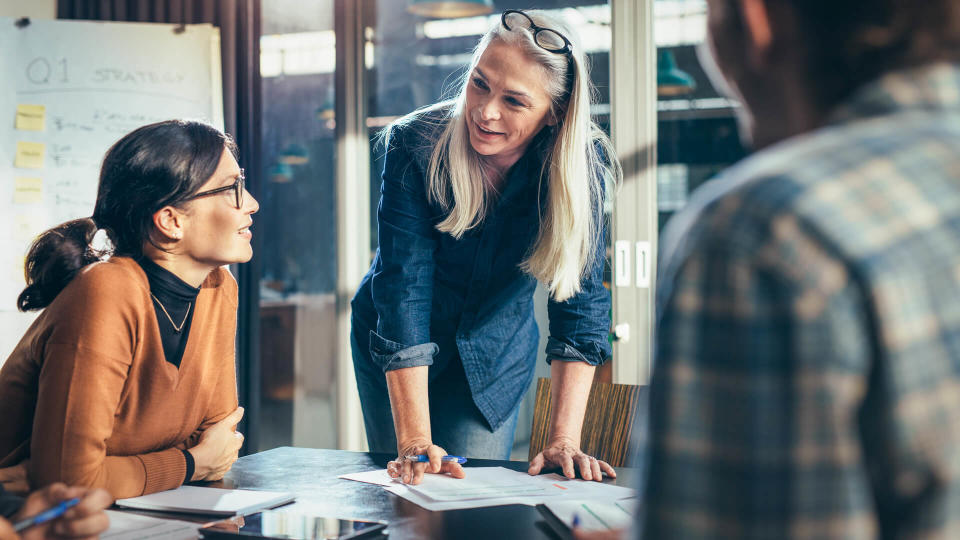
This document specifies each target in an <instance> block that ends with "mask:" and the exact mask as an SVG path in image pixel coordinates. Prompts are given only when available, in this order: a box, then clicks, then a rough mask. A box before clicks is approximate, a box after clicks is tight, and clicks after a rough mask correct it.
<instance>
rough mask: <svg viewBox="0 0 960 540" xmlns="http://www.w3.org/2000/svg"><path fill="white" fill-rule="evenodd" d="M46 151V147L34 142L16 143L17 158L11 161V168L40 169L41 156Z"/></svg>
mask: <svg viewBox="0 0 960 540" xmlns="http://www.w3.org/2000/svg"><path fill="white" fill-rule="evenodd" d="M46 150H47V145H45V144H43V143H36V142H24V141H18V142H17V157H15V158H14V160H13V166H14V167H18V168H20V169H42V168H43V154H44V153H45V152H46Z"/></svg>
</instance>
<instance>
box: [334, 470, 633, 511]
mask: <svg viewBox="0 0 960 540" xmlns="http://www.w3.org/2000/svg"><path fill="white" fill-rule="evenodd" d="M464 472H466V474H467V477H466V478H463V479H457V478H452V477H450V476H447V475H440V474H428V475H424V480H423V482H422V483H421V484H420V485H417V486H409V485H406V484H402V483H400V482H398V481H396V480H393V479H392V478H390V477H389V476H388V475H387V472H386V470H378V471H367V472H362V473H354V474H345V475H341V476H340V478H343V479H346V480H354V481H358V482H366V483H369V484H376V485H379V486H383V487H384V488H385V489H386V490H387V491H389V492H390V493H393V494H394V495H398V496H400V497H403V498H405V499H407V500H409V501H411V502H413V503H416V504H417V505H419V506H422V507H423V508H425V509H427V510H431V511H441V510H459V509H465V508H483V507H488V506H502V505H507V504H525V505H530V506H533V505H536V504H540V503H545V502H547V501H553V500H586V501H603V502H612V501H616V500H619V499H625V498H629V497H635V496H636V491H635V490H633V489H630V488H625V487H622V486H614V485H612V484H604V483H600V482H588V481H585V480H570V479H568V478H565V477H563V476H561V475H558V474H544V475H539V476H530V475H528V474H527V473H524V472H518V471H512V470H510V469H505V468H503V467H468V468H466V469H464Z"/></svg>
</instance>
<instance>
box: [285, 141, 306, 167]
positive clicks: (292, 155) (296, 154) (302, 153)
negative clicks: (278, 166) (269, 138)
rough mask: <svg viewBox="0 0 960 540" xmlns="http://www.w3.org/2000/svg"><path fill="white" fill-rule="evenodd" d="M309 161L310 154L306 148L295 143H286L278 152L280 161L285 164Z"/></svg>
mask: <svg viewBox="0 0 960 540" xmlns="http://www.w3.org/2000/svg"><path fill="white" fill-rule="evenodd" d="M309 161H310V154H309V153H308V152H307V149H306V148H304V147H303V145H300V144H297V143H291V144H288V145H287V147H286V148H284V149H283V152H281V153H280V162H281V163H286V164H287V165H303V164H304V163H307V162H309Z"/></svg>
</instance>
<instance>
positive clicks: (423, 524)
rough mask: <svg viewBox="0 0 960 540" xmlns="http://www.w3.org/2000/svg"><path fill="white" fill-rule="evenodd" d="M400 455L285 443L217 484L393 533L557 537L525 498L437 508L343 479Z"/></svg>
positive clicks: (475, 462) (627, 473) (508, 464)
mask: <svg viewBox="0 0 960 540" xmlns="http://www.w3.org/2000/svg"><path fill="white" fill-rule="evenodd" d="M394 457H396V456H391V455H389V454H373V453H366V452H348V451H345V450H319V449H313V448H292V447H280V448H274V449H273V450H267V451H265V452H260V453H257V454H252V455H249V456H244V457H242V458H240V459H239V460H238V461H237V462H236V463H234V465H233V468H232V469H231V470H230V472H229V473H228V474H227V475H226V477H224V479H223V480H222V481H220V482H215V483H213V484H210V486H211V487H225V488H238V489H261V490H273V491H290V492H293V493H296V495H297V502H296V503H295V504H297V505H300V506H303V507H304V508H305V509H308V510H309V511H310V512H311V513H313V514H315V515H324V516H329V517H339V518H355V519H375V520H382V521H386V522H388V523H390V539H391V540H400V539H412V538H416V539H418V540H419V539H423V538H436V539H447V538H449V539H454V538H456V539H462V540H468V539H471V538H484V539H489V538H495V539H497V540H509V539H513V538H517V539H524V540H526V539H538V538H542V539H548V538H549V539H553V538H555V536H554V535H553V533H552V532H550V530H549V529H548V528H547V526H546V523H544V521H543V518H542V517H541V516H540V513H539V512H538V511H537V509H536V508H534V507H532V506H525V505H509V506H494V507H489V508H474V509H469V510H452V511H446V512H430V511H427V510H424V509H423V508H421V507H420V506H417V505H416V504H414V503H412V502H410V501H407V500H406V499H403V498H401V497H398V496H396V495H394V494H392V493H389V492H387V491H386V490H385V489H383V488H382V487H380V486H375V485H371V484H364V483H361V482H354V481H351V480H341V479H339V478H337V476H339V475H341V474H347V473H354V472H361V471H369V470H376V469H385V468H386V466H387V462H388V461H390V460H391V459H393V458H394ZM465 466H466V467H471V466H473V467H505V468H508V469H513V470H517V471H526V470H527V463H526V462H525V461H497V460H488V459H471V460H470V461H469V462H468V463H467V464H466V465H465ZM635 472H636V471H635V470H633V469H627V468H618V469H617V478H616V479H612V480H611V479H608V480H605V482H610V483H613V484H618V485H629V482H630V481H631V480H632V479H633V477H634V474H635Z"/></svg>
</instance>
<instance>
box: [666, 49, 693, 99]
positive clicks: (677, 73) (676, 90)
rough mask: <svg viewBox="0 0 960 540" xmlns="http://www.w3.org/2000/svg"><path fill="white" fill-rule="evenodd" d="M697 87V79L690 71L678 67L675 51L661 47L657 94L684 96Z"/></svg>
mask: <svg viewBox="0 0 960 540" xmlns="http://www.w3.org/2000/svg"><path fill="white" fill-rule="evenodd" d="M696 89H697V81H696V80H694V78H693V77H691V76H690V74H689V73H687V72H686V71H683V70H682V69H680V68H679V67H677V59H676V58H675V57H674V56H673V51H671V50H668V49H660V52H659V53H658V55H657V95H658V96H664V97H673V96H682V95H684V94H689V93H691V92H693V91H694V90H696Z"/></svg>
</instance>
